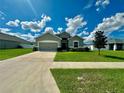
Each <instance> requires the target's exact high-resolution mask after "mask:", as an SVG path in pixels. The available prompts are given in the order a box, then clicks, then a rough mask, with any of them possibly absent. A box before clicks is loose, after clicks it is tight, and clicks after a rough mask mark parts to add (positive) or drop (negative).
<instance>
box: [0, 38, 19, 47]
mask: <svg viewBox="0 0 124 93" xmlns="http://www.w3.org/2000/svg"><path fill="white" fill-rule="evenodd" d="M19 44H20V43H18V42H14V41H7V40H0V49H7V48H17V47H18V45H19Z"/></svg>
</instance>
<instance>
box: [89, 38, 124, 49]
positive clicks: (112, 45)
mask: <svg viewBox="0 0 124 93" xmlns="http://www.w3.org/2000/svg"><path fill="white" fill-rule="evenodd" d="M107 41H108V42H107V45H106V48H103V49H102V50H114V51H115V50H124V40H123V39H114V38H109V39H108V40H107ZM87 46H88V47H89V48H90V49H91V50H97V49H96V48H95V47H94V45H93V44H89V45H87Z"/></svg>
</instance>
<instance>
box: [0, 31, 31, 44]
mask: <svg viewBox="0 0 124 93" xmlns="http://www.w3.org/2000/svg"><path fill="white" fill-rule="evenodd" d="M0 40H8V41H15V42H20V43H30V42H29V41H26V40H24V39H21V38H19V37H16V36H11V35H8V34H4V33H1V32H0Z"/></svg>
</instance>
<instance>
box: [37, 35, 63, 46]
mask: <svg viewBox="0 0 124 93" xmlns="http://www.w3.org/2000/svg"><path fill="white" fill-rule="evenodd" d="M41 41H56V42H58V46H61V39H59V38H58V37H56V36H53V35H51V34H49V33H48V34H44V35H42V36H41V37H39V38H37V39H36V42H37V45H38V43H39V42H41Z"/></svg>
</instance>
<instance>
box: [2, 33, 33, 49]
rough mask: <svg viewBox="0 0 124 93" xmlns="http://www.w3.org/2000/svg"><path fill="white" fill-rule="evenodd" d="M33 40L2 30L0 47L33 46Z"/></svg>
mask: <svg viewBox="0 0 124 93" xmlns="http://www.w3.org/2000/svg"><path fill="white" fill-rule="evenodd" d="M31 46H32V45H31V42H28V41H26V40H23V39H21V38H18V37H16V36H11V35H8V34H4V33H1V32H0V49H11V48H19V47H22V48H31Z"/></svg>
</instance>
